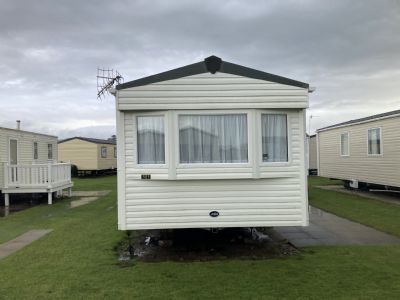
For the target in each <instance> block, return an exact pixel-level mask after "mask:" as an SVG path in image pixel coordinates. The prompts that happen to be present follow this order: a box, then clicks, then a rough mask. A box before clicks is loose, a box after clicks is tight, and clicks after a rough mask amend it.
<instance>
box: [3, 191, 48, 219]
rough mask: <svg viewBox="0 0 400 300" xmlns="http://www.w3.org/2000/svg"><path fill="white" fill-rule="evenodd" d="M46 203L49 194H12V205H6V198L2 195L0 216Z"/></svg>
mask: <svg viewBox="0 0 400 300" xmlns="http://www.w3.org/2000/svg"><path fill="white" fill-rule="evenodd" d="M45 203H46V204H47V194H11V195H10V206H9V207H5V206H4V199H3V198H2V197H0V218H1V217H7V216H8V215H9V214H12V213H15V212H18V211H21V210H25V209H28V208H32V207H34V206H37V205H40V204H45Z"/></svg>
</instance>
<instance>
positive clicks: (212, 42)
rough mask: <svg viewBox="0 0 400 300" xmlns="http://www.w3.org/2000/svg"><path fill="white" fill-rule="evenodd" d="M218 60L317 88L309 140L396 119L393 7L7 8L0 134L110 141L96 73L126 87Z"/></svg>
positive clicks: (0, 30) (0, 67) (1, 35)
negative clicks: (358, 122) (347, 126)
mask: <svg viewBox="0 0 400 300" xmlns="http://www.w3.org/2000/svg"><path fill="white" fill-rule="evenodd" d="M211 54H215V55H217V56H220V57H221V58H222V59H224V60H226V61H230V62H234V63H237V64H241V65H245V66H249V67H253V68H256V69H260V70H263V71H266V72H270V73H274V74H278V75H282V76H286V77H290V78H293V79H296V80H300V81H305V82H308V83H310V84H311V86H315V87H316V88H317V90H316V92H314V93H313V94H311V95H310V109H309V112H308V114H313V115H315V116H318V117H315V118H313V120H312V129H315V128H318V127H322V126H326V125H329V124H333V123H336V122H341V121H346V120H348V119H351V118H357V117H363V116H366V115H370V114H374V113H380V112H385V111H390V110H395V109H400V91H399V89H400V88H399V87H400V1H398V0H386V1H373V0H371V1H361V0H360V1H350V0H349V1H306V0H299V1H254V0H253V1H205V0H202V1H167V0H164V1H92V0H89V1H88V0H85V1H71V0H70V1H54V0H49V1H41V0H40V1H39V0H38V1H29V0H27V1H18V0H0V57H1V58H0V126H5V127H13V126H14V123H15V120H16V119H21V120H22V126H23V128H24V129H29V130H34V131H41V132H46V133H52V134H57V135H59V136H60V137H68V136H71V135H87V136H93V137H108V136H109V135H111V134H113V133H114V127H115V124H114V123H115V119H114V114H115V113H114V99H113V97H108V98H106V99H104V100H102V101H99V100H97V99H96V78H95V76H96V69H97V67H98V66H105V67H111V68H116V69H118V70H119V71H120V72H121V73H122V75H123V76H124V77H125V80H126V81H129V80H133V79H136V78H139V77H143V76H147V75H151V74H154V73H157V72H161V71H165V70H168V69H172V68H175V67H180V66H183V65H186V64H190V63H194V62H197V61H200V60H202V59H204V58H205V57H207V56H209V55H211Z"/></svg>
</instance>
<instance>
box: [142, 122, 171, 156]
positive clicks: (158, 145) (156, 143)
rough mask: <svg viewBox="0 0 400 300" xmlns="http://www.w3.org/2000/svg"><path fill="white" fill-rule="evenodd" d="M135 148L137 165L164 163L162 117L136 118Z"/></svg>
mask: <svg viewBox="0 0 400 300" xmlns="http://www.w3.org/2000/svg"><path fill="white" fill-rule="evenodd" d="M137 147H138V149H137V155H138V163H139V164H164V163H165V137H164V117H162V116H143V117H137Z"/></svg>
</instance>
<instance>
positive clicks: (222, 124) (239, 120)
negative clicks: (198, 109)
mask: <svg viewBox="0 0 400 300" xmlns="http://www.w3.org/2000/svg"><path fill="white" fill-rule="evenodd" d="M247 148H248V140H247V115H246V114H229V115H228V114H227V115H180V116H179V154H180V162H181V163H243V162H247V161H248V159H247Z"/></svg>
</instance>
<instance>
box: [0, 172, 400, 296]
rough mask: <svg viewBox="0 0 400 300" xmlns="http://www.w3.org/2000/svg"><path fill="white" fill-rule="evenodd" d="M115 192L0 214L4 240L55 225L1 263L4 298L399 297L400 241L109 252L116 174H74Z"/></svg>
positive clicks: (82, 185)
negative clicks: (127, 260)
mask: <svg viewBox="0 0 400 300" xmlns="http://www.w3.org/2000/svg"><path fill="white" fill-rule="evenodd" d="M75 187H76V188H77V189H78V188H79V189H85V190H94V189H112V193H111V194H109V195H108V196H106V197H103V198H101V199H99V200H97V201H95V202H93V203H91V204H88V205H86V206H82V207H79V208H75V209H72V210H71V209H68V203H69V200H63V201H59V202H56V204H55V205H53V206H47V205H41V206H38V207H35V208H32V209H28V210H25V211H21V212H18V213H15V214H12V215H10V216H9V217H7V218H0V241H5V240H8V239H10V238H12V237H15V236H16V235H18V234H20V233H22V232H24V231H26V230H28V229H31V228H53V229H54V231H53V232H52V233H50V234H49V235H47V236H45V237H43V238H42V239H40V240H38V241H36V242H34V243H33V244H31V245H29V246H28V247H26V248H24V249H22V250H21V251H19V252H17V253H15V254H13V255H11V256H9V257H7V258H5V259H3V260H1V261H0V299H59V298H66V299H104V298H107V299H277V298H279V299H285V298H286V299H293V298H296V299H333V298H334V299H357V298H358V299H381V298H384V299H397V298H398V295H399V294H400V281H399V278H400V246H368V247H361V246H353V247H314V248H308V250H306V251H305V253H304V254H302V255H300V256H297V257H291V258H286V259H266V260H224V261H214V262H196V263H179V262H164V263H136V264H135V265H134V266H132V267H126V268H121V267H120V266H118V265H117V263H116V256H115V253H114V251H113V247H114V246H115V244H116V243H117V242H118V241H119V240H120V239H121V237H122V235H123V234H122V233H121V232H118V231H117V230H116V227H117V226H116V215H117V211H116V189H115V177H105V178H101V179H84V180H77V181H76V184H75Z"/></svg>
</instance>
